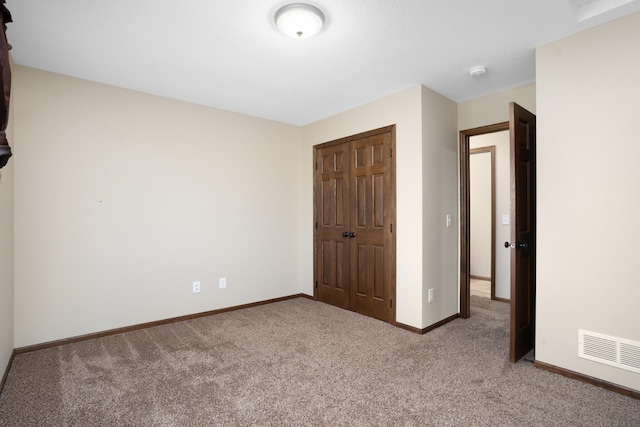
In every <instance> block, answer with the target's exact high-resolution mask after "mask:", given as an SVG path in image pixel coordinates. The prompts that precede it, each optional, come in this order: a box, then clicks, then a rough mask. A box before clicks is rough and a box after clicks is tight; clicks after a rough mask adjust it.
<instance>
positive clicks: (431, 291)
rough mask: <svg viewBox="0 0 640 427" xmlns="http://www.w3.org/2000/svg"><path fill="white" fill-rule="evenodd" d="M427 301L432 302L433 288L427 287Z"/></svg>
mask: <svg viewBox="0 0 640 427" xmlns="http://www.w3.org/2000/svg"><path fill="white" fill-rule="evenodd" d="M429 302H433V288H431V289H429Z"/></svg>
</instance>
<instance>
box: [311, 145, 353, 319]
mask: <svg viewBox="0 0 640 427" xmlns="http://www.w3.org/2000/svg"><path fill="white" fill-rule="evenodd" d="M315 167H316V173H315V193H316V194H315V199H316V209H317V212H316V258H317V262H316V291H317V298H318V299H319V300H320V301H324V302H327V303H329V304H333V305H336V306H338V307H342V308H346V309H351V289H350V286H349V282H350V280H351V277H350V271H349V243H350V241H349V240H350V238H349V237H348V233H349V221H350V216H349V204H350V203H351V201H350V184H351V180H350V179H349V169H350V168H349V145H348V144H340V145H333V146H330V147H326V148H322V149H319V150H317V151H316V163H315ZM345 233H346V234H345Z"/></svg>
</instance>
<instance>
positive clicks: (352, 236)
mask: <svg viewBox="0 0 640 427" xmlns="http://www.w3.org/2000/svg"><path fill="white" fill-rule="evenodd" d="M349 237H351V238H352V239H353V238H354V237H356V233H354V232H353V231H352V232H351V233H349Z"/></svg>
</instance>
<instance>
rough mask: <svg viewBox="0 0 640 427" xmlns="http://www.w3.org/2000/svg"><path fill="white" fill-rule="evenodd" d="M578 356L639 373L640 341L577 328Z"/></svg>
mask: <svg viewBox="0 0 640 427" xmlns="http://www.w3.org/2000/svg"><path fill="white" fill-rule="evenodd" d="M578 356H579V357H582V358H583V359H589V360H593V361H594V362H600V363H604V364H605V365H610V366H615V367H616V368H621V369H625V370H627V371H631V372H636V373H639V374H640V342H636V341H630V340H626V339H624V338H617V337H612V336H609V335H603V334H598V333H596V332H589V331H585V330H583V329H578Z"/></svg>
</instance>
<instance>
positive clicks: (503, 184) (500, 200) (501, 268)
mask: <svg viewBox="0 0 640 427" xmlns="http://www.w3.org/2000/svg"><path fill="white" fill-rule="evenodd" d="M491 145H493V146H495V156H496V158H495V162H496V164H495V166H496V279H495V281H496V296H497V297H499V298H507V299H508V298H510V295H511V251H509V250H507V249H505V247H504V242H507V241H509V240H511V237H510V232H511V226H510V225H503V224H502V215H505V214H506V215H511V174H510V167H511V166H510V163H509V131H503V132H494V133H488V134H485V135H476V136H472V137H471V138H470V141H469V146H470V147H471V148H477V147H487V146H491ZM471 191H472V192H473V189H472V190H471ZM472 227H473V225H472ZM471 258H472V259H471V261H473V254H471Z"/></svg>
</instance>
